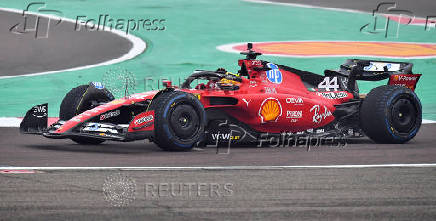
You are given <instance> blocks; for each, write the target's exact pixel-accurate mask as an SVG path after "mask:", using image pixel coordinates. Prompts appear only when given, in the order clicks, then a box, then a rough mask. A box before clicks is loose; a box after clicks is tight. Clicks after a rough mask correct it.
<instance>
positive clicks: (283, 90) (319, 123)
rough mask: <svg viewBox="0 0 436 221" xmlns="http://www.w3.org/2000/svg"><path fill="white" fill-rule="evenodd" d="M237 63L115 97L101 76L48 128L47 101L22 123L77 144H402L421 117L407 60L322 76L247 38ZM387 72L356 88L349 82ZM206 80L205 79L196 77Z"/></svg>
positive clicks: (69, 98) (68, 101) (70, 98)
mask: <svg viewBox="0 0 436 221" xmlns="http://www.w3.org/2000/svg"><path fill="white" fill-rule="evenodd" d="M241 54H243V55H245V56H246V58H245V59H241V60H239V61H238V65H239V66H240V70H239V71H238V73H237V74H232V73H230V72H227V71H225V70H224V69H218V70H217V71H195V72H194V73H193V74H192V75H190V76H189V77H188V78H187V79H186V80H185V81H184V82H183V84H181V85H179V86H174V85H172V82H171V81H165V82H163V83H164V85H165V89H163V90H156V91H149V92H144V93H137V94H133V95H130V96H126V97H124V98H121V99H114V97H113V95H112V94H111V93H110V91H109V90H107V89H106V88H105V87H104V85H102V84H101V83H96V82H91V83H90V84H89V85H81V86H78V87H76V88H73V89H72V90H71V91H70V92H69V93H67V94H66V96H65V98H64V99H63V101H62V103H61V106H60V113H59V115H60V116H59V117H60V119H59V121H57V122H56V123H54V124H52V125H50V126H48V127H47V104H42V105H37V106H34V107H33V108H32V109H30V110H29V111H28V112H27V114H26V116H25V118H24V119H23V121H22V123H21V125H20V129H21V131H22V132H23V133H31V134H40V135H43V136H44V137H47V138H56V139H58V138H69V139H71V140H73V141H75V142H77V143H80V144H99V143H102V142H104V141H106V140H114V141H134V140H140V139H149V140H150V141H152V142H154V143H156V144H157V145H158V146H159V147H161V148H162V149H164V150H175V151H181V150H190V149H191V148H193V147H194V146H195V145H204V144H209V143H221V142H227V141H230V140H231V141H232V142H234V143H249V142H253V141H255V140H256V139H258V138H259V136H260V135H261V134H264V133H268V134H271V135H279V134H282V133H284V132H285V133H290V134H309V135H312V136H315V135H316V136H329V135H330V136H331V135H342V136H346V137H352V136H363V134H364V135H366V136H368V137H369V138H371V139H372V140H374V141H375V142H377V143H405V142H407V141H409V140H410V139H412V138H413V137H415V135H416V134H417V132H418V130H419V128H420V126H421V121H422V111H421V103H420V100H419V98H418V97H417V95H416V94H415V93H414V89H415V87H416V84H417V82H418V80H419V78H420V76H421V75H420V74H414V73H412V66H413V65H412V64H411V63H404V62H390V61H375V60H359V59H349V60H347V61H346V63H345V64H343V65H341V66H340V68H339V69H338V70H325V72H324V76H321V75H318V74H315V73H311V72H308V71H302V70H298V69H295V68H292V67H288V66H284V65H277V64H274V63H270V62H267V61H263V60H258V59H257V56H259V55H261V54H260V53H257V52H255V51H254V50H253V48H252V44H251V43H248V45H247V51H244V52H241ZM384 79H389V82H388V84H387V85H383V86H379V87H376V88H374V89H372V90H371V91H370V92H369V93H368V94H361V93H359V89H358V86H357V83H356V81H358V80H364V81H379V80H384ZM201 82H203V83H201Z"/></svg>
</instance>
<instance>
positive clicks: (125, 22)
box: [9, 2, 167, 39]
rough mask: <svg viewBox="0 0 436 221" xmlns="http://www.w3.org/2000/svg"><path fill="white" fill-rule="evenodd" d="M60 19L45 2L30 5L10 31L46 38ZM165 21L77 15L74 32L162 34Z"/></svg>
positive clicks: (144, 18)
mask: <svg viewBox="0 0 436 221" xmlns="http://www.w3.org/2000/svg"><path fill="white" fill-rule="evenodd" d="M62 16H63V13H62V12H61V11H59V10H55V9H50V8H48V7H47V4H46V3H45V2H32V3H29V4H28V5H27V6H26V7H25V9H24V10H23V12H22V17H23V19H22V21H21V22H19V23H17V24H14V25H12V26H11V27H10V28H9V32H11V33H13V34H19V35H22V34H29V33H30V34H34V36H35V38H36V39H41V38H48V37H49V33H50V31H51V30H52V29H53V28H54V27H57V26H59V25H60V24H61V23H62V22H64V19H63V18H62ZM69 22H71V21H69ZM166 22H167V20H166V19H165V18H156V17H149V18H147V17H143V18H115V17H113V16H111V15H109V14H100V15H99V16H98V17H96V18H94V17H88V16H87V15H78V16H75V23H74V27H73V31H88V32H92V31H112V30H120V31H123V32H124V33H125V34H126V35H127V34H129V33H130V32H132V31H165V30H166V29H167V26H166ZM65 27H68V26H65Z"/></svg>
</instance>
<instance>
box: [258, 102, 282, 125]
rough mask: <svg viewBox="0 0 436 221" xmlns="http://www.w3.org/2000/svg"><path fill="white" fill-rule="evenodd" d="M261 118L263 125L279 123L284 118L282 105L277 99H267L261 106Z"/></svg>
mask: <svg viewBox="0 0 436 221" xmlns="http://www.w3.org/2000/svg"><path fill="white" fill-rule="evenodd" d="M259 116H260V120H261V122H262V123H265V122H269V121H275V122H276V121H277V120H278V119H279V117H280V116H282V105H281V104H280V102H279V100H278V99H277V98H273V97H270V98H267V99H265V100H264V101H263V102H262V104H261V105H260V109H259Z"/></svg>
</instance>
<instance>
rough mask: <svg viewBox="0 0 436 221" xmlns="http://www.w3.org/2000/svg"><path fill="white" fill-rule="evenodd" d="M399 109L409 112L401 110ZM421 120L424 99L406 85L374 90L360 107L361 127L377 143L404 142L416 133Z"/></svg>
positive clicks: (384, 86)
mask: <svg viewBox="0 0 436 221" xmlns="http://www.w3.org/2000/svg"><path fill="white" fill-rule="evenodd" d="M404 107H405V108H404ZM399 109H406V111H402V112H404V113H401V111H400V112H399V111H398V110H399ZM406 113H407V114H406ZM403 119H406V120H403ZM421 123H422V106H421V102H420V100H419V98H418V96H417V95H416V94H415V93H414V92H413V91H412V90H410V89H409V88H406V87H403V86H398V85H383V86H380V87H377V88H374V89H372V90H371V92H370V93H369V94H368V95H367V96H366V98H365V99H364V100H363V102H362V105H361V108H360V126H361V128H362V130H363V132H364V133H365V134H366V135H367V136H368V137H369V138H371V139H372V140H374V141H375V142H377V143H397V144H398V143H405V142H407V141H409V140H411V139H412V138H414V137H415V136H416V134H417V133H418V131H419V128H420V127H421Z"/></svg>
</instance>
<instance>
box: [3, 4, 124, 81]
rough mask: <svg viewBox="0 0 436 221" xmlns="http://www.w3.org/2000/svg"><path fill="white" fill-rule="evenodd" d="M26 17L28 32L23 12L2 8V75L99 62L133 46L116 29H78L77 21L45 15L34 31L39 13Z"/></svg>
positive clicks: (51, 69) (118, 55)
mask: <svg viewBox="0 0 436 221" xmlns="http://www.w3.org/2000/svg"><path fill="white" fill-rule="evenodd" d="M26 17H27V19H28V20H27V24H28V25H27V26H26V30H27V31H26V32H24V17H23V15H22V14H18V13H13V12H8V11H2V10H0V30H2V31H1V32H0V39H1V42H2V43H1V44H0V76H14V75H21V74H30V73H38V72H46V71H56V70H64V69H69V68H74V67H79V66H86V65H93V64H98V63H101V62H104V61H108V60H111V59H115V58H119V57H121V56H122V55H124V54H126V53H127V52H129V50H130V49H131V48H132V43H131V42H130V41H129V40H127V39H126V38H122V37H120V36H118V35H116V34H114V33H111V32H107V31H101V30H100V31H90V29H86V28H84V26H82V28H81V29H80V30H77V29H75V23H72V22H67V21H61V22H60V23H59V24H58V20H56V19H50V20H49V19H48V18H45V17H41V16H39V18H40V23H39V24H40V25H38V28H37V32H36V31H30V30H32V28H34V27H36V26H34V25H29V24H34V23H35V22H36V19H37V16H36V15H29V14H27V15H26ZM49 22H50V26H48V25H47V24H48V23H49ZM17 24H20V25H19V26H17V29H14V30H15V31H8V30H10V29H11V28H12V27H13V26H15V25H17ZM48 27H50V28H48ZM47 30H48V31H47ZM20 32H24V33H23V34H21V33H20Z"/></svg>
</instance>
